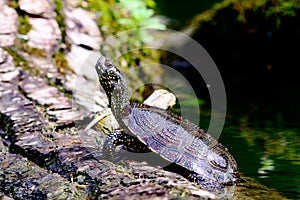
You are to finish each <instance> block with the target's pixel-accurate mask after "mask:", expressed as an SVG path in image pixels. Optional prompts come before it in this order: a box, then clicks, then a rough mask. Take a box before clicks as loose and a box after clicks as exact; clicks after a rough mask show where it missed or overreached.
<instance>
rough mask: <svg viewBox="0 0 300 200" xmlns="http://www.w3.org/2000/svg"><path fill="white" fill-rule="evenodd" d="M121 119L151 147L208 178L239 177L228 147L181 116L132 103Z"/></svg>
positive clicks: (128, 129)
mask: <svg viewBox="0 0 300 200" xmlns="http://www.w3.org/2000/svg"><path fill="white" fill-rule="evenodd" d="M119 122H121V123H120V125H121V127H122V128H123V129H124V130H125V131H126V132H127V133H128V134H133V135H136V136H137V137H138V138H139V140H140V141H141V142H143V143H144V144H145V145H147V146H148V147H149V148H150V149H151V150H152V151H154V152H156V153H158V154H159V155H160V156H162V157H163V158H165V159H166V160H169V161H170V162H174V163H176V164H178V165H180V166H182V167H185V168H186V169H188V170H190V171H192V172H195V173H197V174H198V175H199V176H200V177H201V179H203V180H205V181H216V182H218V183H228V182H234V181H235V180H236V179H237V178H238V167H237V163H236V161H235V159H234V158H233V156H232V155H231V154H230V153H229V152H228V150H227V148H226V147H224V146H223V145H222V144H221V143H219V142H218V141H217V140H216V139H214V138H213V137H212V136H211V135H209V134H208V133H206V132H205V131H204V130H203V129H201V128H200V127H198V126H197V125H195V124H193V123H192V122H191V121H189V120H187V119H183V118H182V117H181V116H178V115H175V114H172V113H169V112H167V111H165V110H162V109H159V108H155V107H150V106H147V105H143V104H136V103H131V104H130V106H126V107H125V108H124V110H123V112H122V114H121V116H120V119H119Z"/></svg>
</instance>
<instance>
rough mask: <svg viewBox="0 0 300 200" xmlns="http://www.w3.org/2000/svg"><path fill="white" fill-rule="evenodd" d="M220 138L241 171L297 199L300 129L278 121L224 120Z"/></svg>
mask: <svg viewBox="0 0 300 200" xmlns="http://www.w3.org/2000/svg"><path fill="white" fill-rule="evenodd" d="M220 141H221V142H222V143H223V144H224V145H226V146H228V147H229V148H230V151H231V152H232V154H233V155H234V156H235V158H236V159H237V162H238V164H239V168H240V171H241V172H242V173H243V174H244V175H245V176H249V177H253V178H255V179H256V180H258V181H259V182H260V183H262V184H263V185H266V186H268V187H269V188H274V189H276V190H277V191H279V192H280V193H282V195H283V196H285V197H287V198H290V199H299V198H300V171H299V167H300V129H299V128H297V127H294V128H293V127H291V126H288V124H284V123H282V122H280V121H275V122H270V121H266V122H255V121H252V122H250V120H249V119H247V117H241V118H239V119H238V120H233V119H230V118H229V120H227V122H226V124H225V128H224V131H223V134H222V135H221V137H220Z"/></svg>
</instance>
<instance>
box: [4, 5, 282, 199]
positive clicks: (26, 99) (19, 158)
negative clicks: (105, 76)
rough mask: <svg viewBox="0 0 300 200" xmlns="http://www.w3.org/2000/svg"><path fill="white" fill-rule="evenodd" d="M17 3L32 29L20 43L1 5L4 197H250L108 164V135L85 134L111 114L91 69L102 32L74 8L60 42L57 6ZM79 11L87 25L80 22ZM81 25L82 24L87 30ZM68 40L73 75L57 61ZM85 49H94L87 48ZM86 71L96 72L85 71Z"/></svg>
mask: <svg viewBox="0 0 300 200" xmlns="http://www.w3.org/2000/svg"><path fill="white" fill-rule="evenodd" d="M42 2H44V3H42ZM66 2H71V1H66ZM72 2H73V3H72V5H74V4H78V2H76V1H72ZM18 3H19V8H20V9H21V10H23V11H25V12H26V13H27V14H29V15H30V17H29V22H28V23H30V24H31V25H32V27H31V30H30V31H29V32H28V33H27V34H26V35H25V36H26V37H25V36H24V37H22V38H16V33H17V28H18V27H17V24H18V23H17V18H18V14H19V13H17V12H16V10H14V9H13V8H11V7H9V6H8V4H7V1H4V0H0V11H1V12H0V42H1V43H0V45H1V47H0V199H214V198H220V197H223V198H225V199H226V198H237V197H240V196H242V195H243V194H246V195H244V196H242V197H245V198H246V197H248V196H251V194H249V193H246V192H245V190H246V191H248V190H247V189H248V188H250V187H243V189H236V188H235V187H228V188H225V190H224V191H222V193H221V194H212V193H210V192H207V191H204V190H201V188H199V186H197V185H195V184H194V183H192V182H190V181H188V180H187V179H185V178H183V177H182V176H180V175H178V174H176V173H172V172H167V171H165V170H163V169H162V168H161V167H157V166H155V165H154V166H151V165H149V164H148V163H146V162H142V161H138V160H128V159H127V160H126V159H125V160H123V161H122V162H120V163H112V162H109V161H106V160H104V159H102V158H103V156H102V150H101V149H102V144H103V141H104V140H105V137H106V135H105V134H104V133H103V132H102V131H99V130H98V131H95V130H93V129H89V130H84V129H85V127H86V125H87V124H88V123H89V122H90V121H92V120H93V115H92V114H91V113H92V112H95V111H101V110H102V111H103V110H105V109H107V99H106V95H105V94H104V92H103V90H102V89H101V88H99V86H98V83H95V81H98V80H95V76H94V75H95V73H96V72H95V71H93V70H92V69H93V67H94V64H95V61H96V59H97V57H98V55H99V54H97V53H95V52H94V51H92V49H99V46H100V45H101V41H102V38H101V35H100V32H99V30H98V29H97V30H96V28H97V27H96V26H95V24H93V20H92V18H88V17H89V14H88V13H87V12H86V11H83V10H80V9H75V8H71V7H70V6H71V4H70V5H68V6H67V7H66V8H64V9H68V10H65V11H64V12H69V13H67V15H66V17H67V18H68V19H66V22H65V23H66V27H67V30H68V32H66V35H65V37H66V38H62V37H63V34H62V31H61V30H60V29H61V27H60V26H59V23H58V22H57V21H56V19H55V18H54V16H55V14H54V13H53V12H54V8H55V4H54V1H52V0H45V1H30V0H24V1H19V2H18ZM41 3H42V4H41ZM30 5H31V6H34V7H30ZM78 12H79V13H84V16H85V18H88V19H85V20H82V19H80V18H78V16H77V14H76V13H78ZM2 19H5V20H2ZM67 23H68V24H67ZM76 23H77V24H78V23H81V25H80V26H79V27H81V28H79V27H76V26H75V25H76ZM74 24H75V25H74ZM4 30H6V31H4ZM3 38H4V39H3ZM8 38H9V39H8ZM24 38H28V40H25V41H24ZM67 38H68V39H69V40H70V43H71V49H70V50H65V52H64V54H65V55H66V57H67V59H66V60H67V61H68V63H69V65H70V68H71V70H70V71H67V70H66V71H65V72H66V73H64V74H62V73H60V72H59V71H60V70H59V69H58V67H57V65H56V64H55V63H56V62H55V60H54V58H53V56H52V55H53V54H55V52H56V51H57V49H58V48H63V46H64V45H62V44H61V42H62V41H66V40H68V39H67ZM87 38H88V39H87ZM91 41H92V42H91ZM19 43H22V44H23V43H24V44H25V45H28V46H26V47H28V48H34V49H35V50H36V49H38V50H41V51H42V52H43V53H42V54H41V55H39V54H36V53H32V52H29V51H28V52H27V51H26V49H24V48H19V46H18V44H19ZM82 44H84V45H85V46H89V47H91V48H90V49H89V48H82ZM2 47H5V48H2ZM82 52H84V55H83V53H82ZM87 60H88V62H87ZM82 66H85V67H90V68H88V69H89V70H82ZM81 86H84V87H81ZM245 188H246V189H245ZM239 191H242V192H240V193H239ZM263 191H264V194H265V197H267V196H268V195H270V194H276V195H277V193H274V192H273V191H270V190H268V189H266V188H264V189H263ZM272 197H278V199H279V197H280V196H279V195H277V196H274V195H273V196H272Z"/></svg>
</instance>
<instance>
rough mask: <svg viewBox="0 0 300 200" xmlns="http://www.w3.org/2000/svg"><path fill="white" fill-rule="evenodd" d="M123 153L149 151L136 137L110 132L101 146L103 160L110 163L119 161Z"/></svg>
mask: <svg viewBox="0 0 300 200" xmlns="http://www.w3.org/2000/svg"><path fill="white" fill-rule="evenodd" d="M124 151H128V152H134V153H146V152H150V151H151V150H150V149H149V148H148V147H147V146H146V145H145V144H143V143H142V142H141V141H139V139H138V138H137V137H134V136H131V135H128V134H125V133H124V132H123V131H122V130H115V131H113V132H111V133H110V134H109V135H108V136H107V138H106V140H105V142H104V144H103V155H104V158H106V159H107V160H111V161H119V160H120V159H121V158H122V157H124V156H123V155H122V154H124V153H125V152H124Z"/></svg>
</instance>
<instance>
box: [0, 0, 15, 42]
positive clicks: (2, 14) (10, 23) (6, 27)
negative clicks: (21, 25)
mask: <svg viewBox="0 0 300 200" xmlns="http://www.w3.org/2000/svg"><path fill="white" fill-rule="evenodd" d="M2 1H3V0H2ZM17 24H18V14H17V12H16V11H15V10H14V9H12V8H10V7H8V6H7V5H5V4H4V2H0V47H8V46H12V45H14V41H15V39H16V34H17V30H18V27H17Z"/></svg>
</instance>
